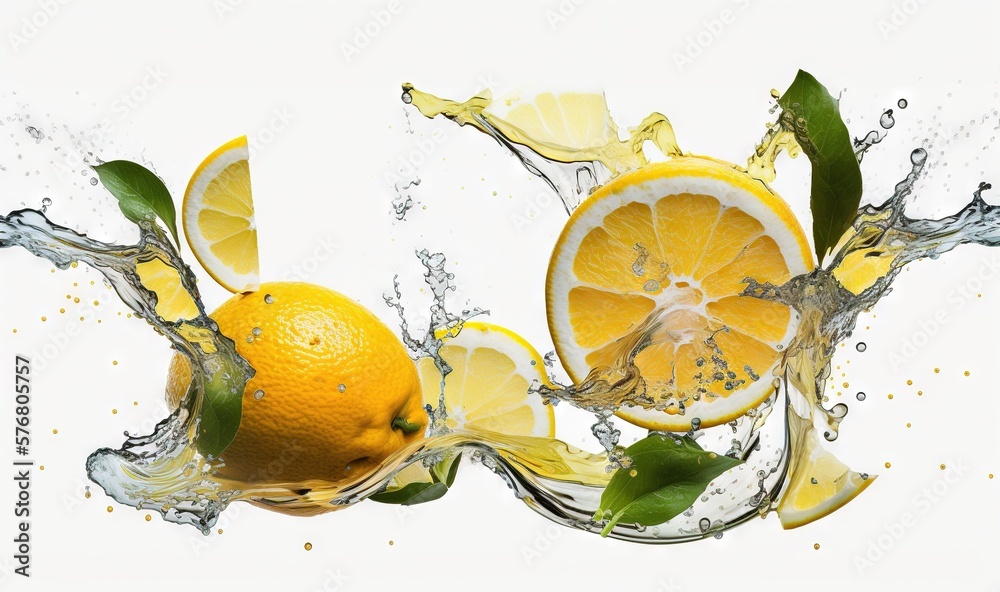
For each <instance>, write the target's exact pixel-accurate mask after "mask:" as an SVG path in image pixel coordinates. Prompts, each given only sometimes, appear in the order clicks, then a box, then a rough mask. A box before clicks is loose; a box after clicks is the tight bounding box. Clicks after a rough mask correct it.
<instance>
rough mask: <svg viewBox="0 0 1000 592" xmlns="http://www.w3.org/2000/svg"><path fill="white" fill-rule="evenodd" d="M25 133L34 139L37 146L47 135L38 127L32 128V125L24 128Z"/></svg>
mask: <svg viewBox="0 0 1000 592" xmlns="http://www.w3.org/2000/svg"><path fill="white" fill-rule="evenodd" d="M24 131H26V132H28V135H29V136H31V137H32V138H34V140H35V143H36V144H38V143H39V142H41V141H42V139H43V138H44V137H45V134H44V133H42V130H40V129H38V128H37V127H32V126H30V125H29V126H26V127H25V128H24Z"/></svg>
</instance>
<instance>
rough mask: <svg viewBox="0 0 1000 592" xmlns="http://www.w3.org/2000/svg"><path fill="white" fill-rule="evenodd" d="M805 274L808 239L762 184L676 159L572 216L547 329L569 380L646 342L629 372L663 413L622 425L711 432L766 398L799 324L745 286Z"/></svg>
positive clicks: (708, 164) (601, 194)
mask: <svg viewBox="0 0 1000 592" xmlns="http://www.w3.org/2000/svg"><path fill="white" fill-rule="evenodd" d="M812 267H813V259H812V254H811V250H810V248H809V244H808V240H807V239H806V236H805V233H804V232H803V231H802V228H801V227H800V226H799V224H798V221H797V220H796V219H795V216H794V215H793V213H792V212H791V210H790V208H789V207H788V205H787V204H786V203H785V202H784V201H782V200H781V198H779V197H778V196H777V195H775V194H774V193H772V192H771V191H770V190H769V189H768V188H767V187H766V186H765V185H764V184H762V183H761V182H759V181H756V180H754V179H752V178H751V177H749V176H748V175H746V173H744V172H742V171H740V170H737V169H735V168H734V167H733V166H732V165H727V164H725V163H721V162H718V161H714V160H710V159H707V158H700V157H680V158H675V159H672V160H670V161H668V162H664V163H658V164H654V165H649V166H647V167H644V168H642V169H640V170H638V171H634V172H632V173H628V174H625V175H622V176H620V177H618V178H616V179H615V180H613V181H612V182H610V183H609V184H608V185H605V186H604V187H602V188H601V189H599V190H598V191H596V192H595V193H594V194H593V195H592V196H591V197H590V198H589V199H588V200H587V201H585V202H584V203H583V204H582V205H581V206H580V207H579V208H577V210H576V211H575V212H574V213H573V215H572V216H571V218H570V220H569V222H568V223H567V224H566V227H565V228H564V229H563V231H562V234H561V235H560V237H559V241H558V242H557V244H556V246H555V249H554V250H553V255H552V259H551V261H550V263H549V271H548V277H547V283H546V303H547V308H548V320H549V329H550V331H551V333H552V336H553V340H554V342H555V345H556V351H557V352H558V354H559V358H560V360H562V362H563V364H564V365H565V366H566V370H567V371H568V372H569V374H570V377H571V378H573V380H574V381H576V382H580V381H581V380H582V379H584V378H585V377H586V376H587V375H588V374H589V373H590V372H591V370H593V369H603V368H602V365H603V366H604V367H607V366H608V365H609V364H612V363H614V362H615V361H616V360H618V361H621V358H622V356H623V355H626V354H627V353H628V352H627V351H623V349H624V345H623V344H625V343H626V342H627V338H629V337H633V338H634V337H635V335H634V333H635V332H637V331H645V332H646V333H648V334H647V335H645V337H646V339H644V343H646V344H648V345H647V346H646V347H645V349H642V350H641V351H639V352H638V355H637V356H636V358H635V364H636V366H637V367H638V369H639V371H640V373H641V375H642V377H643V379H644V381H645V387H646V389H647V393H646V394H647V395H653V396H654V397H655V398H656V404H655V406H656V407H657V408H655V409H653V408H650V409H646V408H643V407H639V406H630V405H628V404H626V405H625V406H623V407H622V408H621V409H619V412H618V414H619V415H620V416H622V417H623V418H625V419H627V420H629V421H631V422H633V423H636V424H638V425H641V426H643V427H647V428H650V429H661V430H673V431H686V430H688V429H690V428H691V425H692V423H691V422H692V419H695V418H697V419H698V420H699V422H700V425H701V426H703V427H709V426H712V425H718V424H720V423H724V422H726V421H730V420H732V419H735V418H736V417H739V416H740V415H742V414H743V413H745V412H746V411H747V410H748V409H751V408H753V407H756V406H757V405H759V404H760V403H761V402H762V401H763V400H764V399H766V398H767V396H768V395H769V394H770V393H771V384H770V382H771V381H770V379H769V378H766V377H767V376H768V375H769V374H770V372H771V371H772V370H773V368H774V367H775V365H776V364H777V362H778V361H779V358H780V356H781V350H782V349H783V348H784V347H785V346H787V345H788V342H789V341H790V339H791V338H792V336H793V335H794V333H795V327H796V326H797V317H796V316H795V314H794V311H792V310H791V309H790V308H789V307H788V306H786V305H784V304H780V303H776V302H771V301H764V300H759V299H755V298H752V297H748V296H742V295H741V294H742V292H743V290H744V288H745V287H746V285H747V284H746V279H747V278H753V279H755V280H757V281H759V282H771V283H773V284H776V285H779V284H782V283H784V282H785V281H787V280H788V279H790V278H791V277H792V276H794V275H797V274H801V273H805V272H807V271H809V270H810V269H812Z"/></svg>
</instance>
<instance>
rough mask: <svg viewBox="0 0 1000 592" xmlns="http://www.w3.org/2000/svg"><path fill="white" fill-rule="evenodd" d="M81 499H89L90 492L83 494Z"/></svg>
mask: <svg viewBox="0 0 1000 592" xmlns="http://www.w3.org/2000/svg"><path fill="white" fill-rule="evenodd" d="M83 497H85V498H87V499H90V492H89V491H88V492H86V493H84V494H83Z"/></svg>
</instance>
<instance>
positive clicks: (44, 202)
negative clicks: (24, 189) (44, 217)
mask: <svg viewBox="0 0 1000 592" xmlns="http://www.w3.org/2000/svg"><path fill="white" fill-rule="evenodd" d="M51 205H52V200H51V199H49V198H47V197H46V198H43V199H42V207H43V208H47V207H49V206H51Z"/></svg>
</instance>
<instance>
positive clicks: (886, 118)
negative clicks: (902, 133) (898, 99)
mask: <svg viewBox="0 0 1000 592" xmlns="http://www.w3.org/2000/svg"><path fill="white" fill-rule="evenodd" d="M878 124H879V125H881V126H882V129H889V128H891V127H892V126H894V125H896V120H895V119H893V117H892V109H886V110H885V112H884V113H882V117H880V118H879V120H878Z"/></svg>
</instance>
